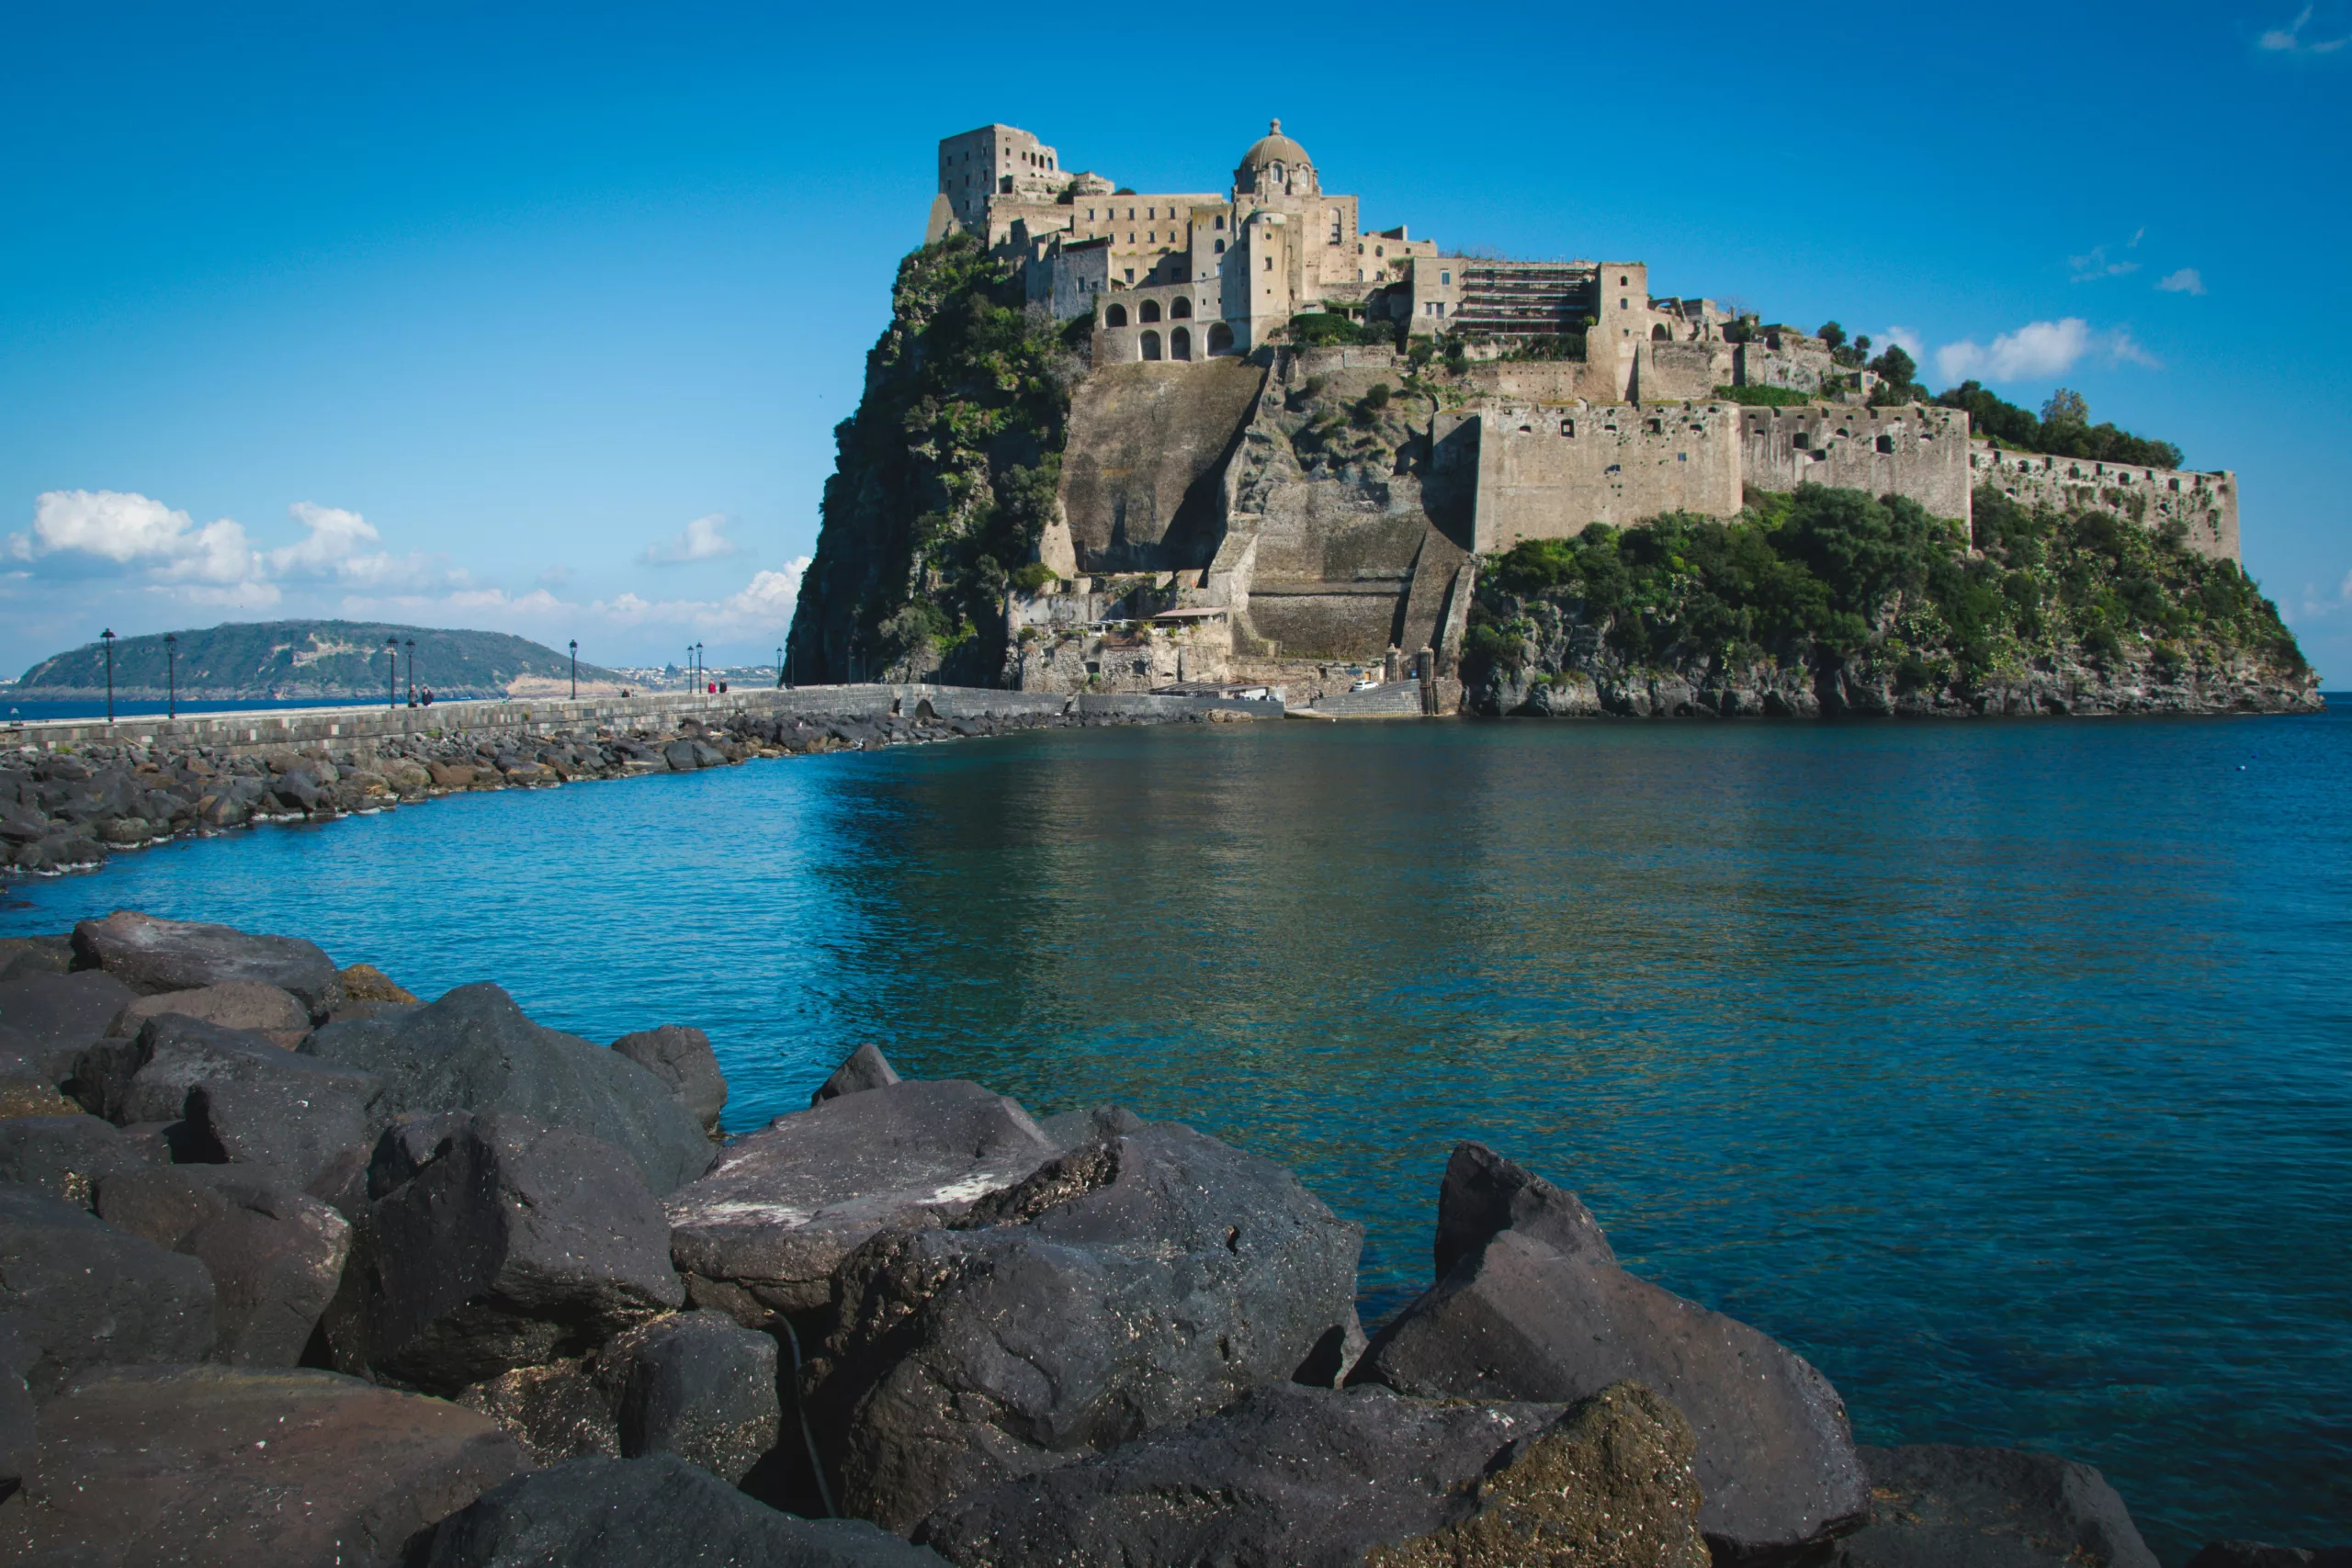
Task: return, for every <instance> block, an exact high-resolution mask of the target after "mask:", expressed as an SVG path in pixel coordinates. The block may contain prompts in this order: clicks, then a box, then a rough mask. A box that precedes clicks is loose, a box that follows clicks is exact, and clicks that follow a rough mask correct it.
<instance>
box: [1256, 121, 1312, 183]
mask: <svg viewBox="0 0 2352 1568" xmlns="http://www.w3.org/2000/svg"><path fill="white" fill-rule="evenodd" d="M1268 164H1282V165H1283V167H1284V168H1295V167H1297V166H1298V165H1299V164H1306V166H1307V167H1309V168H1313V167H1314V166H1315V160H1314V159H1312V158H1310V157H1308V156H1307V155H1306V148H1304V147H1301V146H1300V145H1299V144H1298V143H1297V142H1295V141H1292V140H1291V139H1290V138H1289V137H1287V136H1284V135H1283V122H1282V121H1281V120H1276V121H1274V122H1273V126H1272V129H1271V130H1268V131H1267V133H1266V134H1265V135H1263V136H1261V137H1260V138H1258V140H1257V141H1253V142H1251V143H1250V151H1249V152H1244V153H1243V154H1242V155H1241V167H1242V168H1243V169H1244V170H1247V171H1249V172H1250V173H1255V172H1256V171H1258V170H1260V169H1262V168H1264V167H1266V166H1267V165H1268Z"/></svg>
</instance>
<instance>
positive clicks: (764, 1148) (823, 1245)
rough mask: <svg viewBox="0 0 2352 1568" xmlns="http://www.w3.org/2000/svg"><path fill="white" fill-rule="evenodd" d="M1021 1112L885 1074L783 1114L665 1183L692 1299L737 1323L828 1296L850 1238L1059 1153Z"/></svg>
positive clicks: (972, 1193)
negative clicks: (687, 1180)
mask: <svg viewBox="0 0 2352 1568" xmlns="http://www.w3.org/2000/svg"><path fill="white" fill-rule="evenodd" d="M1056 1153H1057V1148H1056V1146H1055V1145H1054V1144H1053V1143H1052V1142H1051V1141H1050V1140H1048V1139H1047V1137H1046V1134H1045V1133H1044V1132H1043V1130H1041V1129H1040V1128H1039V1127H1038V1125H1037V1123H1036V1122H1034V1121H1032V1120H1031V1119H1030V1117H1029V1114H1028V1112H1026V1111H1023V1110H1022V1109H1021V1107H1020V1106H1019V1105H1017V1104H1015V1103H1014V1102H1013V1101H1012V1100H1008V1099H1006V1098H1005V1097H1004V1096H1002V1095H1001V1094H991V1093H989V1091H988V1090H987V1089H982V1088H981V1087H980V1086H979V1085H978V1084H976V1083H967V1082H965V1081H963V1080H961V1079H942V1080H939V1081H935V1082H916V1083H899V1084H893V1085H892V1086H890V1087H889V1088H888V1089H876V1090H872V1091H869V1092H866V1093H863V1094H851V1095H844V1096H842V1097H839V1098H837V1099H833V1100H826V1101H824V1102H822V1103H821V1104H819V1105H816V1106H814V1107H811V1108H810V1109H809V1110H807V1111H794V1112H792V1113H791V1114H789V1115H786V1116H779V1117H777V1118H776V1119H775V1121H774V1122H770V1123H769V1124H768V1125H767V1126H766V1127H765V1128H763V1130H761V1131H760V1132H757V1133H753V1134H751V1135H750V1136H749V1137H746V1138H743V1139H741V1140H739V1141H738V1142H736V1143H735V1144H733V1145H730V1146H729V1148H728V1149H727V1151H726V1152H725V1153H724V1154H722V1155H720V1156H719V1157H718V1165H717V1166H715V1167H714V1168H712V1170H711V1173H710V1174H709V1175H708V1176H706V1177H704V1178H703V1179H701V1180H700V1181H697V1182H695V1183H694V1184H693V1185H692V1186H689V1187H684V1188H682V1189H680V1190H678V1191H676V1192H673V1193H672V1194H671V1195H670V1197H669V1200H668V1201H667V1202H666V1204H665V1205H664V1207H665V1208H666V1210H667V1212H668V1213H669V1217H670V1225H671V1234H670V1251H671V1258H672V1260H673V1262H674V1263H675V1264H676V1265H677V1267H678V1269H679V1270H680V1271H681V1272H683V1273H684V1274H685V1275H687V1276H688V1280H687V1288H688V1289H689V1290H690V1291H692V1292H694V1299H695V1304H696V1305H707V1306H716V1307H719V1308H721V1309H722V1310H725V1311H728V1312H730V1313H732V1314H735V1316H736V1317H737V1318H738V1319H740V1320H741V1321H742V1322H743V1323H744V1325H746V1326H756V1325H759V1324H761V1323H763V1322H764V1321H765V1319H766V1317H767V1314H769V1313H770V1312H806V1311H810V1310H813V1309H815V1308H818V1307H821V1306H823V1305H825V1304H826V1303H827V1302H829V1301H830V1300H831V1294H832V1286H831V1277H832V1273H833V1270H834V1269H836V1268H838V1267H839V1266H840V1264H841V1261H842V1258H845V1257H847V1256H848V1255H849V1253H850V1251H851V1249H852V1248H854V1247H857V1246H858V1245H859V1244H860V1243H862V1242H864V1241H865V1239H866V1237H868V1236H870V1235H873V1234H874V1233H875V1232H876V1231H877V1230H880V1229H883V1228H885V1227H895V1228H909V1227H920V1226H924V1225H935V1224H939V1223H940V1222H941V1221H942V1220H943V1219H946V1218H952V1217H954V1216H955V1215H957V1214H960V1213H963V1212H964V1211H965V1210H967V1209H968V1208H969V1207H970V1206H971V1205H972V1203H973V1201H975V1200H976V1199H978V1198H979V1197H981V1196H982V1195H984V1194H986V1193H989V1192H992V1191H996V1190H1000V1189H1002V1188H1005V1187H1009V1186H1011V1185H1012V1183H1014V1182H1016V1181H1019V1180H1021V1179H1023V1178H1024V1177H1026V1176H1027V1175H1029V1173H1030V1172H1032V1171H1034V1170H1035V1169H1036V1168H1038V1167H1039V1166H1040V1165H1043V1164H1044V1163H1045V1162H1046V1160H1048V1159H1050V1158H1052V1157H1053V1156H1054V1155H1055V1154H1056Z"/></svg>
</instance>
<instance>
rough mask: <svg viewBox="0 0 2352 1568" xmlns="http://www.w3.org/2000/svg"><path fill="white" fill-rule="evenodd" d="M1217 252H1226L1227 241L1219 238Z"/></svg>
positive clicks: (1220, 253) (1221, 253)
mask: <svg viewBox="0 0 2352 1568" xmlns="http://www.w3.org/2000/svg"><path fill="white" fill-rule="evenodd" d="M1216 254H1219V255H1223V254H1225V242H1224V241H1223V240H1219V241H1218V242H1217V243H1216Z"/></svg>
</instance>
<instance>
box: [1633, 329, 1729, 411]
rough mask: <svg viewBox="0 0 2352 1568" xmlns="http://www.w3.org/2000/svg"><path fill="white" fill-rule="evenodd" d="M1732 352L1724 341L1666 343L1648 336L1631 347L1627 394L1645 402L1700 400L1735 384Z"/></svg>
mask: <svg viewBox="0 0 2352 1568" xmlns="http://www.w3.org/2000/svg"><path fill="white" fill-rule="evenodd" d="M1734 357H1735V351H1734V347H1733V345H1732V344H1727V343H1670V342H1664V341H1660V340H1658V339H1655V338H1654V339H1652V340H1650V341H1649V342H1647V343H1644V344H1637V345H1636V346H1635V351H1634V380H1633V385H1632V386H1631V387H1630V388H1629V389H1628V392H1629V393H1630V395H1631V396H1633V397H1634V398H1637V399H1639V400H1641V401H1643V402H1645V403H1650V402H1660V401H1673V400H1689V401H1692V402H1698V401H1703V400H1708V399H1711V398H1713V396H1714V395H1715V389H1716V388H1717V387H1729V386H1734V385H1736V376H1737V371H1736V369H1735V367H1734Z"/></svg>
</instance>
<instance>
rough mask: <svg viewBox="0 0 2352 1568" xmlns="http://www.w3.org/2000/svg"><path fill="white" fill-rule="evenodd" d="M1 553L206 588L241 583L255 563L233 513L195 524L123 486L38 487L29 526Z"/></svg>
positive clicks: (78, 572) (51, 568)
mask: <svg viewBox="0 0 2352 1568" xmlns="http://www.w3.org/2000/svg"><path fill="white" fill-rule="evenodd" d="M8 553H9V554H10V555H11V556H13V557H15V558H17V560H19V561H24V562H28V563H30V564H31V565H32V566H33V567H34V569H35V570H38V571H41V572H42V573H43V574H44V575H64V576H90V575H94V574H97V573H103V572H106V571H107V570H108V569H109V568H111V569H114V570H115V571H116V572H117V573H118V574H119V575H127V576H130V577H131V578H133V579H134V580H139V581H146V582H148V583H151V584H155V583H166V584H167V583H186V584H191V585H198V586H203V587H207V588H212V589H219V588H224V587H234V586H237V585H240V584H243V583H246V582H248V581H251V580H253V579H254V577H256V576H257V575H258V574H259V570H260V562H259V561H258V560H257V558H255V557H254V552H253V548H252V547H251V546H250V545H249V544H247V542H246V540H245V530H244V528H243V526H242V525H239V524H238V523H237V522H235V521H234V520H233V519H231V518H227V517H221V518H217V519H215V520H214V521H212V522H210V523H207V524H205V525H203V526H202V527H200V528H199V527H198V526H197V525H196V520H195V519H194V518H192V517H190V516H189V515H188V514H187V513H185V512H181V511H177V510H175V509H174V508H172V507H169V506H166V505H164V503H163V502H160V501H155V500H152V499H150V498H149V497H147V496H143V495H140V494H138V493H136V492H135V491H111V490H96V491H92V490H52V491H45V492H43V493H42V494H41V495H40V496H39V497H37V498H35V500H34V502H33V525H32V527H31V529H30V530H29V531H28V532H26V533H22V534H12V535H10V536H8Z"/></svg>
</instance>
